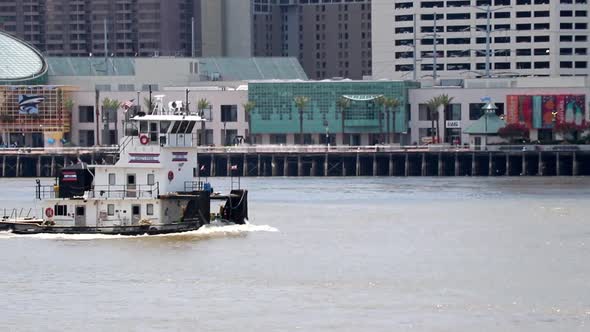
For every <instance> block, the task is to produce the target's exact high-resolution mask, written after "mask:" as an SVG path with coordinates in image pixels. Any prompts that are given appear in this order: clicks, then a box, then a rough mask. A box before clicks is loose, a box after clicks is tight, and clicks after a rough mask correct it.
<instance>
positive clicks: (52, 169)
mask: <svg viewBox="0 0 590 332" xmlns="http://www.w3.org/2000/svg"><path fill="white" fill-rule="evenodd" d="M4 163H6V157H4ZM50 167H51V169H50V172H51V177H55V175H56V173H55V157H54V156H51V166H50ZM2 176H4V165H2Z"/></svg>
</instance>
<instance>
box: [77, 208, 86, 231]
mask: <svg viewBox="0 0 590 332" xmlns="http://www.w3.org/2000/svg"><path fill="white" fill-rule="evenodd" d="M74 224H75V225H76V227H86V207H85V206H84V205H76V216H75V217H74Z"/></svg>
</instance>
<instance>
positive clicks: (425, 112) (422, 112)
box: [418, 104, 431, 121]
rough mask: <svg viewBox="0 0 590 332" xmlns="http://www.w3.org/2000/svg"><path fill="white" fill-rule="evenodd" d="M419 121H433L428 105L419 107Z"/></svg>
mask: <svg viewBox="0 0 590 332" xmlns="http://www.w3.org/2000/svg"><path fill="white" fill-rule="evenodd" d="M418 120H419V121H431V117H430V110H429V109H428V105H426V104H420V105H418Z"/></svg>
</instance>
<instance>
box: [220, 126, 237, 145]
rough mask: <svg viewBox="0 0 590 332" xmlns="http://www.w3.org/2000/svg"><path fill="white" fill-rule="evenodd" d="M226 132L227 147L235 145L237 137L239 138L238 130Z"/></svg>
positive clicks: (227, 130)
mask: <svg viewBox="0 0 590 332" xmlns="http://www.w3.org/2000/svg"><path fill="white" fill-rule="evenodd" d="M223 132H224V135H225V137H224V139H223V142H224V144H225V145H234V144H235V143H236V136H238V130H237V129H226V130H224V131H223Z"/></svg>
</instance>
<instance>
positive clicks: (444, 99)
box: [436, 93, 455, 142]
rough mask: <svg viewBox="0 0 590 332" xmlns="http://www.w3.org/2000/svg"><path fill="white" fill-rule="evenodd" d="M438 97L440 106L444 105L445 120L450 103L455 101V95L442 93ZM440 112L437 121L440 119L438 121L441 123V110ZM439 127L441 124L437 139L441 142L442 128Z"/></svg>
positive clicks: (437, 130)
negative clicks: (450, 95)
mask: <svg viewBox="0 0 590 332" xmlns="http://www.w3.org/2000/svg"><path fill="white" fill-rule="evenodd" d="M437 98H438V103H439V107H440V106H442V107H443V108H442V118H443V121H444V120H446V118H447V111H448V108H449V105H451V104H452V103H453V100H454V99H455V98H454V97H449V95H448V94H446V93H445V94H442V95H439V96H438V97H437ZM438 113H439V114H438V115H439V118H438V120H437V121H438V123H440V114H441V112H438ZM443 123H444V122H443ZM438 128H439V125H437V129H436V137H437V141H438V142H440V130H439V129H438ZM445 140H446V137H445Z"/></svg>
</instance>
